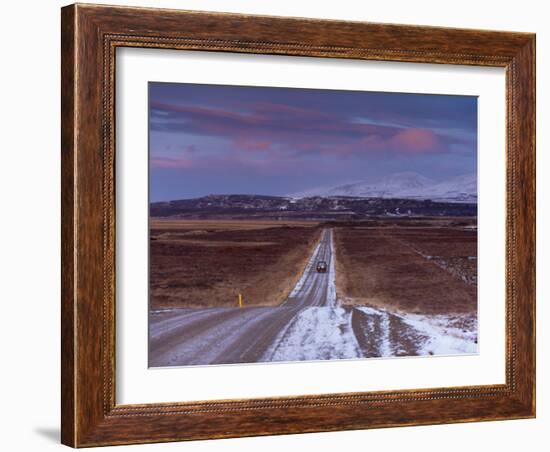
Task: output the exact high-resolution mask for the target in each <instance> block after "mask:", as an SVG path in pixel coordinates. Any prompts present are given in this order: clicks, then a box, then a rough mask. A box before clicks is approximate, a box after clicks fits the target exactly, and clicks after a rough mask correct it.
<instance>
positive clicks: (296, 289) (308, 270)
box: [288, 243, 321, 298]
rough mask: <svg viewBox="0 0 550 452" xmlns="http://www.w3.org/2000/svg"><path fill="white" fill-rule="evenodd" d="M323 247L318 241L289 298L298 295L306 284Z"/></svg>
mask: <svg viewBox="0 0 550 452" xmlns="http://www.w3.org/2000/svg"><path fill="white" fill-rule="evenodd" d="M320 248H321V243H318V244H317V246H316V247H315V250H314V251H313V253H311V257H310V258H309V260H308V262H307V264H306V268H305V269H304V272H303V273H302V276H301V277H300V279H299V281H298V282H297V283H296V285H295V286H294V289H292V292H290V295H289V296H288V297H289V298H292V297H296V296H298V294H299V292H300V291H301V290H302V288H303V287H304V284H305V282H306V280H307V279H308V276H309V275H310V273H311V272H312V269H313V266H314V265H315V261H316V260H317V255H318V254H319V249H320Z"/></svg>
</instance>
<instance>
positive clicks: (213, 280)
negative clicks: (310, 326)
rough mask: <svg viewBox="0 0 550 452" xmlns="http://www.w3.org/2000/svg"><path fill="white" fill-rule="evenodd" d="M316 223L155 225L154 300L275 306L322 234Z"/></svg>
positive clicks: (154, 303) (156, 305)
mask: <svg viewBox="0 0 550 452" xmlns="http://www.w3.org/2000/svg"><path fill="white" fill-rule="evenodd" d="M317 226H318V223H317V222H307V221H262V220H253V221H247V220H173V219H170V220H163V219H152V220H151V224H150V303H151V308H152V309H161V308H171V307H197V308H198V307H202V308H204V307H222V306H226V307H229V306H237V303H238V294H239V293H241V294H242V295H243V299H244V304H245V306H251V305H254V306H273V305H278V304H280V303H281V302H282V301H284V300H285V298H286V297H287V295H288V293H289V292H290V291H291V290H292V288H293V287H294V285H295V284H296V282H297V280H298V279H299V277H300V275H301V272H302V270H303V268H304V266H305V264H306V261H307V259H308V258H309V255H310V254H311V251H312V249H313V246H314V245H315V243H316V242H317V240H318V239H319V237H320V232H321V230H320V229H319V228H318V227H317Z"/></svg>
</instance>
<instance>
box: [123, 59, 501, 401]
mask: <svg viewBox="0 0 550 452" xmlns="http://www.w3.org/2000/svg"><path fill="white" fill-rule="evenodd" d="M117 52H118V54H117V74H116V79H117V99H116V105H117V118H116V124H117V132H116V133H117V136H116V143H117V150H116V152H117V157H116V162H117V168H116V174H117V196H116V199H117V271H116V274H117V306H116V309H117V344H116V350H117V378H116V384H117V402H118V403H120V404H127V403H139V404H141V403H151V402H152V403H154V402H173V401H191V400H212V399H231V398H246V397H270V396H284V395H300V394H320V393H337V392H356V391H380V390H391V389H412V388H422V387H424V388H426V387H430V388H435V387H445V386H469V385H483V384H485V385H488V384H501V383H504V381H505V380H504V374H505V364H504V350H505V338H504V330H505V327H504V315H505V292H504V274H505V269H504V260H505V259H504V252H505V245H504V243H505V239H504V237H505V233H504V229H505V227H504V226H505V206H504V204H505V197H504V193H505V159H504V146H505V127H504V125H505V97H504V92H505V77H504V70H503V69H500V68H479V67H471V66H454V67H450V66H447V65H440V64H438V65H437V64H403V63H389V62H380V61H371V62H365V61H342V60H334V59H322V58H303V57H302V58H297V57H283V56H271V55H235V54H219V53H218V54H214V53H211V52H181V51H169V50H165V51H162V50H159V49H136V48H132V49H121V50H119V51H117ZM150 80H155V81H165V82H167V81H172V82H190V83H196V82H200V83H210V84H229V85H234V84H243V85H259V86H293V87H302V88H303V87H308V88H317V89H322V88H332V89H348V90H360V91H366V90H370V91H397V92H416V93H431V94H436V93H439V94H443V93H444V94H464V95H472V96H479V97H478V106H479V108H478V111H479V113H478V122H479V140H478V143H479V149H478V154H479V159H478V168H479V172H480V174H481V175H482V177H480V180H479V222H478V226H479V244H480V246H479V252H478V257H479V280H480V284H479V285H478V295H479V299H480V300H481V302H480V304H479V317H478V320H479V325H480V327H479V345H480V350H479V354H476V355H473V356H460V357H442V356H437V357H436V356H433V357H417V358H408V359H405V358H403V359H395V358H390V359H376V360H374V359H369V360H364V359H362V360H333V361H323V362H308V363H299V364H296V363H267V364H266V363H264V364H256V365H235V366H191V367H183V368H179V369H175V368H171V369H147V367H146V363H147V349H146V346H145V344H147V306H148V303H147V296H148V278H147V271H148V262H147V252H148V236H149V231H148V229H147V216H148V213H149V210H148V206H147V203H145V202H144V200H145V199H146V198H147V188H148V185H147V181H148V177H149V175H148V149H147V144H148V143H147V142H148V140H147V114H146V112H147V108H148V105H147V100H148V99H147V82H148V81H150ZM499 149H500V152H499V151H498V150H499ZM140 225H141V226H140ZM343 375H345V376H346V377H345V378H342V376H343ZM182 381H185V382H186V384H181V382H182ZM222 381H223V384H219V382H222Z"/></svg>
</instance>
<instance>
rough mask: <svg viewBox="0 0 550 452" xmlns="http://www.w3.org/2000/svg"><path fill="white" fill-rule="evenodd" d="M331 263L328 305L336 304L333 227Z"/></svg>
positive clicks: (331, 234)
mask: <svg viewBox="0 0 550 452" xmlns="http://www.w3.org/2000/svg"><path fill="white" fill-rule="evenodd" d="M330 255H331V258H330V263H329V268H328V288H327V305H328V306H336V302H337V300H336V269H335V267H334V257H335V256H336V254H335V252H334V239H333V233H332V229H331V230H330Z"/></svg>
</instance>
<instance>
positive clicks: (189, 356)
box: [149, 229, 336, 367]
mask: <svg viewBox="0 0 550 452" xmlns="http://www.w3.org/2000/svg"><path fill="white" fill-rule="evenodd" d="M332 254H333V239H332V230H330V229H325V230H323V232H322V236H321V239H320V240H319V243H318V245H317V246H316V248H315V250H314V252H313V253H312V255H311V257H310V259H309V261H308V264H307V265H306V268H305V269H304V271H303V274H302V276H301V278H300V280H299V281H298V283H297V284H296V287H295V288H294V289H293V290H292V291H291V293H290V295H289V297H288V298H287V300H285V301H284V302H283V303H282V304H281V305H280V306H276V307H248V308H247V307H245V308H209V309H172V310H166V311H154V312H151V313H150V319H149V365H150V366H151V367H165V366H187V365H208V364H233V363H252V362H262V361H270V360H271V357H272V355H273V353H274V350H275V348H276V346H277V344H278V342H280V341H281V340H282V338H283V337H284V336H285V333H286V331H287V330H288V329H289V328H290V327H291V326H292V324H293V322H294V321H295V319H296V317H297V315H298V314H299V313H300V312H302V311H303V310H304V309H306V308H309V307H334V306H335V305H336V293H335V285H334V284H335V270H334V262H333V255H332ZM319 261H325V262H326V263H327V272H326V273H318V272H317V269H316V265H317V262H319Z"/></svg>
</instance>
